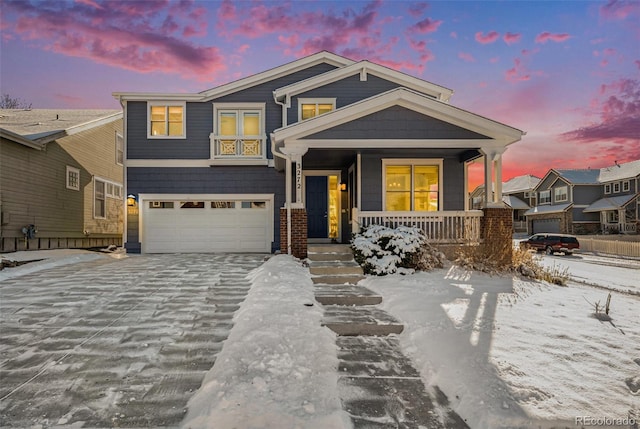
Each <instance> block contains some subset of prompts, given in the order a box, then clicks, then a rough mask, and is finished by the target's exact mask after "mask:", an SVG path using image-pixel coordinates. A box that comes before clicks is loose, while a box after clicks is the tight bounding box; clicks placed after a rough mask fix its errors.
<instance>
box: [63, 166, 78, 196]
mask: <svg viewBox="0 0 640 429" xmlns="http://www.w3.org/2000/svg"><path fill="white" fill-rule="evenodd" d="M69 173H76V174H77V175H78V184H77V185H76V186H72V185H71V183H69ZM65 182H66V185H67V189H71V190H72V191H79V190H80V169H78V168H75V167H71V166H70V165H67V172H66V178H65Z"/></svg>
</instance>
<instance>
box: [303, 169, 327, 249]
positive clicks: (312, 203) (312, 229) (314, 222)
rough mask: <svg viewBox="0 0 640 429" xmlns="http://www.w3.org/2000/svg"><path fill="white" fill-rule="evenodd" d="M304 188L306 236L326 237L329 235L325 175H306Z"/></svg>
mask: <svg viewBox="0 0 640 429" xmlns="http://www.w3.org/2000/svg"><path fill="white" fill-rule="evenodd" d="M305 189H306V191H305V206H306V208H307V226H308V231H307V234H308V237H309V238H327V237H329V228H328V226H329V219H328V201H329V195H328V189H329V186H328V181H327V176H307V180H306V182H305Z"/></svg>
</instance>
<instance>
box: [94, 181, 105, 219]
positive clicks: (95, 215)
mask: <svg viewBox="0 0 640 429" xmlns="http://www.w3.org/2000/svg"><path fill="white" fill-rule="evenodd" d="M98 182H102V183H104V216H99V215H98V214H97V213H96V185H97V184H98ZM93 218H94V219H106V218H107V181H106V180H104V179H102V178H100V177H95V176H94V177H93Z"/></svg>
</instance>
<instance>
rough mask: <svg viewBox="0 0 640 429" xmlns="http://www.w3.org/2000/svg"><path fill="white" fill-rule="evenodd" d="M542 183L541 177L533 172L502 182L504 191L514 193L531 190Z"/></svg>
mask: <svg viewBox="0 0 640 429" xmlns="http://www.w3.org/2000/svg"><path fill="white" fill-rule="evenodd" d="M538 183H540V178H539V177H536V176H533V175H531V174H525V175H523V176H516V177H514V178H512V179H510V180H507V181H506V182H504V183H503V184H502V192H503V193H505V194H514V193H516V192H522V191H530V190H532V189H533V188H535V187H536V186H537V185H538Z"/></svg>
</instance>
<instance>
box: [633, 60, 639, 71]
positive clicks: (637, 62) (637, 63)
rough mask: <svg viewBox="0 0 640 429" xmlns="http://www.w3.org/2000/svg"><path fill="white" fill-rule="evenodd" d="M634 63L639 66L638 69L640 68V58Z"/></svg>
mask: <svg viewBox="0 0 640 429" xmlns="http://www.w3.org/2000/svg"><path fill="white" fill-rule="evenodd" d="M634 63H635V65H636V66H638V70H640V60H635V61H634Z"/></svg>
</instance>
